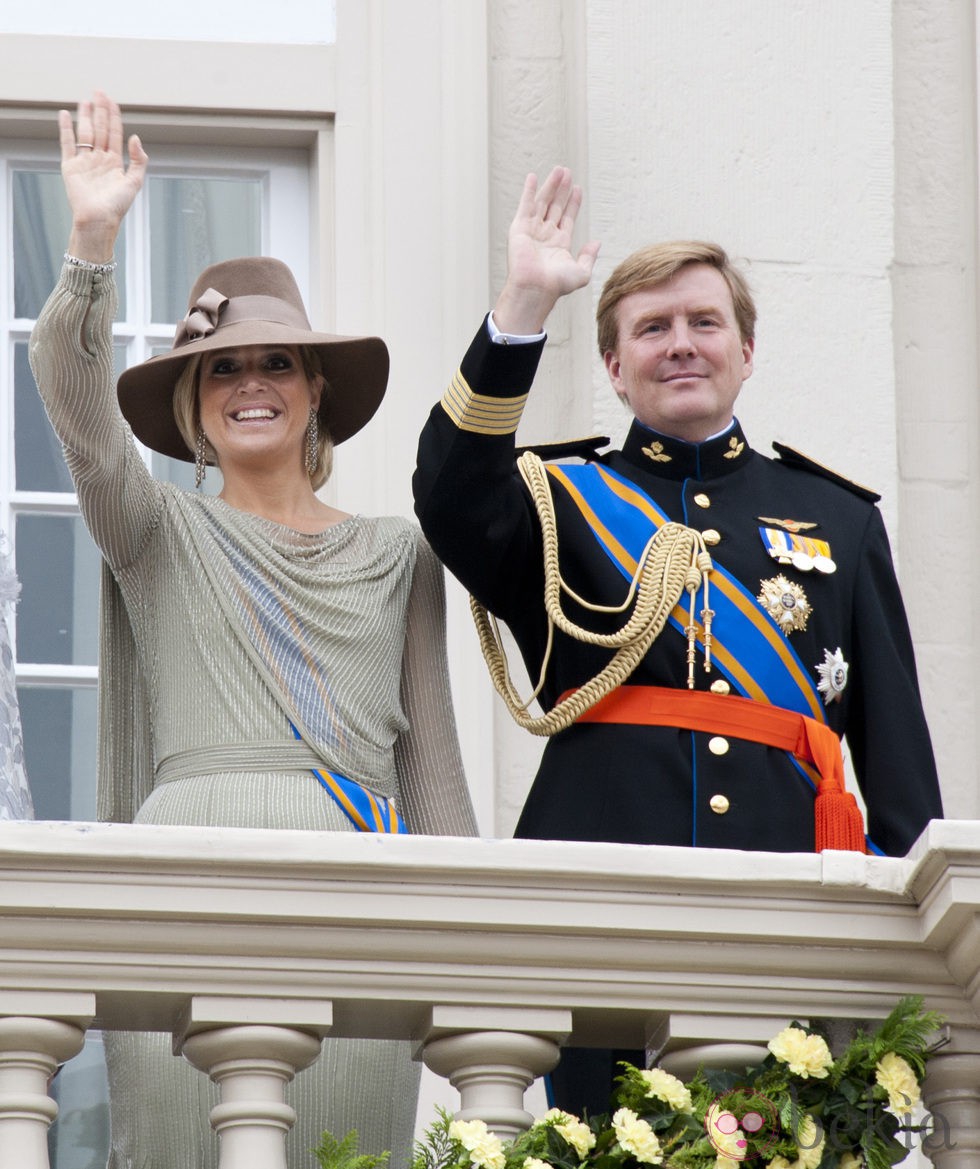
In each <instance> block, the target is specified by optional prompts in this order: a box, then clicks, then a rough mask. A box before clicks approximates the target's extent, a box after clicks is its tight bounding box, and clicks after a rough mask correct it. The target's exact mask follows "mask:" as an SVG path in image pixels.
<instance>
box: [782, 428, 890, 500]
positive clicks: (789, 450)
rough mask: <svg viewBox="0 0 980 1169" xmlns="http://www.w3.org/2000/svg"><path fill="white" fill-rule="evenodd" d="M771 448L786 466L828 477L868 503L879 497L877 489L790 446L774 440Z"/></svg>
mask: <svg viewBox="0 0 980 1169" xmlns="http://www.w3.org/2000/svg"><path fill="white" fill-rule="evenodd" d="M772 449H773V450H774V451H775V452H776V454H777V455H779V460H780V462H783V463H785V464H786V465H787V466H788V467H798V468H800V470H803V471H812V472H813V474H814V475H820V476H821V477H822V478H824V479H829V480H830V481H831V483H836V484H837V485H838V486H839V487H846V488H847V490H848V491H851V492H853V493H854V494H855V495H858V496H860V497H861V499H866V500H867V501H868V502H869V503H877V502H878V500H879V499H881V496H880V495H879V494H878V492H877V491H872V490H871V488H870V487H863V486H862V485H861V484H860V483H855V482H854V480H853V479H846V478H845V477H844V476H843V475H839V474H838V473H837V472H836V471H832V470H831V469H830V468H829V467H825V466H824V465H823V463H818V462H816V460H814V459H811V458H809V457H808V456H807V455H804V454H801V453H800V452H799V451H798V450H794V448H793V447H791V446H785V445H784V444H783V443H781V442H774V443H773V444H772Z"/></svg>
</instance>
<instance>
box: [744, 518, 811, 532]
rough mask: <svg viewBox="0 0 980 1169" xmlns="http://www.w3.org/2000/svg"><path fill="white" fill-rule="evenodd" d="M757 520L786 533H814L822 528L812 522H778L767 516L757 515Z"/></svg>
mask: <svg viewBox="0 0 980 1169" xmlns="http://www.w3.org/2000/svg"><path fill="white" fill-rule="evenodd" d="M755 518H756V519H757V520H758V521H759V523H760V524H768V525H770V526H771V527H774V528H782V529H783V531H784V532H812V531H813V529H814V528H819V527H820V525H819V524H817V523H812V522H811V521H810V520H777V519H774V518H773V517H772V516H767V515H757V516H756V517H755Z"/></svg>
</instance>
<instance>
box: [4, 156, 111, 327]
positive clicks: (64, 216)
mask: <svg viewBox="0 0 980 1169" xmlns="http://www.w3.org/2000/svg"><path fill="white" fill-rule="evenodd" d="M12 195H13V204H14V316H16V317H26V318H27V319H28V320H34V319H35V318H36V317H37V315H38V313H40V311H41V309H42V308H43V306H44V302H45V301H46V300H47V299H48V295H49V294H50V292H51V289H52V288H54V286H55V282H56V281H57V279H58V273H59V272H60V271H61V257H62V255H63V254H64V251H65V247H66V245H67V243H68V233H69V231H70V229H71V214H70V212H69V210H68V201H67V199H66V198H65V188H64V184H63V183H62V181H61V173H60V171H57V170H15V171H14V172H13V184H12ZM125 258H126V254H125V240H124V238H123V236H120V237H119V241H118V242H117V244H116V259H117V260H118V261H119V265H120V268H124V266H125ZM119 306H120V312H121V313H122V314H123V315H124V316H125V312H126V301H125V295H124V290H123V289H120V294H119Z"/></svg>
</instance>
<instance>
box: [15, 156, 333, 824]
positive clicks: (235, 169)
mask: <svg viewBox="0 0 980 1169" xmlns="http://www.w3.org/2000/svg"><path fill="white" fill-rule="evenodd" d="M144 144H145V145H146V148H147V151H148V153H149V154H150V158H151V167H150V173H149V177H148V180H147V183H146V185H145V186H144V189H143V191H142V192H141V194H140V196H139V199H138V201H137V203H136V204H135V205H134V207H133V209H132V211H131V212H130V215H129V216H128V217H127V220H126V223H125V227H124V233H123V236H122V237H121V238H120V243H119V248H118V251H117V260H118V263H119V268H118V271H117V282H118V285H119V311H118V313H117V321H116V325H115V328H114V336H115V342H116V365H117V370H121V369H123V368H125V367H126V366H129V365H132V364H134V363H136V362H139V361H142V360H144V359H145V358H146V357H148V356H151V355H152V354H153V353H157V352H160V351H162V350H165V349H168V348H169V347H170V343H171V340H172V338H173V332H174V326H175V323H176V321H177V320H179V319H180V318H181V317H182V316H183V314H184V311H185V309H186V297H187V293H188V290H189V289H190V287H191V284H192V283H193V281H194V279H195V278H196V276H197V275H198V273H199V272H200V271H201V270H202V269H203V268H204V267H206V266H207V265H208V264H210V263H214V262H216V261H218V260H223V259H228V258H231V257H234V256H242V255H275V256H278V257H279V258H281V259H283V260H285V261H286V262H287V263H288V264H289V265H290V267H291V268H292V269H293V271H294V273H295V274H296V278H297V281H298V282H299V284H300V288H301V290H302V291H303V293H304V295H305V296H306V297H307V302H308V303H309V296H308V293H309V281H310V271H311V258H310V238H311V219H312V215H313V201H312V200H311V195H310V192H311V187H312V184H311V178H310V175H311V156H310V152H309V151H308V150H305V149H303V148H295V149H265V148H262V149H257V148H243V147H214V148H208V147H205V146H200V145H198V146H180V147H178V146H174V145H169V146H168V145H166V144H165V143H159V142H153V141H149V140H147V139H146V136H145V135H144ZM55 151H56V146H53V145H52V143H51V142H48V143H45V144H41V143H31V142H27V141H24V142H17V143H8V144H7V148H6V149H2V144H0V169H2V177H3V181H2V184H0V191H2V192H3V193H2V195H0V199H2V203H0V211H2V221H3V228H4V232H5V246H4V248H3V251H4V253H5V254H6V255H8V256H12V257H13V264H12V266H8V268H7V279H6V280H5V281H4V282H3V284H2V287H0V329H2V334H0V343H2V352H3V354H4V361H3V364H2V366H0V419H2V426H0V530H3V531H4V532H6V533H7V534H8V538H9V542H10V544H11V547H12V550H13V560H14V565H15V568H16V572H17V575H18V577H19V579H20V581H21V585H22V591H21V599H20V602H19V604H18V607H17V622H16V628H15V631H14V648H15V657H16V670H17V681H18V694H19V699H20V707H21V718H22V722H23V728H24V741H25V755H26V762H27V774H28V779H29V781H30V784H31V790H32V794H33V799H34V805H35V814H36V816H37V817H38V819H76V820H89V819H94V818H95V752H96V679H97V660H98V587H99V584H98V582H99V566H100V558H99V554H98V552H97V550H96V549H95V547H94V545H93V544H92V541H91V539H90V537H89V536H88V533H87V532H86V531H85V527H84V524H83V523H82V520H81V518H80V516H79V514H78V507H77V502H76V499H75V495H74V492H73V489H72V484H71V480H70V478H69V476H68V472H67V469H66V467H65V463H64V459H63V457H62V454H61V448H60V444H59V442H58V440H57V438H56V437H55V435H54V433H53V431H52V429H51V426H50V424H49V423H48V421H47V417H46V415H45V413H44V409H43V407H42V405H41V401H40V398H39V397H38V394H37V389H36V387H35V385H34V379H33V377H32V375H31V371H30V368H29V365H28V360H27V345H28V339H29V337H30V332H31V328H32V326H33V324H34V321H35V319H36V317H37V315H38V313H39V312H40V310H41V307H42V306H43V304H44V301H45V300H46V298H47V296H48V294H49V293H50V291H51V289H52V288H53V287H54V284H55V282H56V280H57V276H58V271H59V269H60V266H61V256H62V253H63V252H64V249H65V245H66V242H67V239H68V229H69V215H68V208H67V203H66V201H65V197H64V192H63V188H62V183H61V177H60V174H59V171H58V160H57V158H56V157H54V155H55ZM146 458H147V460H148V462H149V464H150V466H151V468H152V470H153V472H154V474H156V475H158V476H159V477H161V478H169V479H172V480H174V481H176V482H179V483H181V484H182V485H184V486H188V487H190V486H193V467H192V466H191V465H190V464H185V463H181V462H179V461H176V460H171V459H166V458H164V457H162V456H160V455H156V454H151V452H146ZM211 478H212V480H214V479H215V478H216V477H215V476H212V477H211ZM210 486H211V487H212V489H214V484H213V483H212V484H211V485H210Z"/></svg>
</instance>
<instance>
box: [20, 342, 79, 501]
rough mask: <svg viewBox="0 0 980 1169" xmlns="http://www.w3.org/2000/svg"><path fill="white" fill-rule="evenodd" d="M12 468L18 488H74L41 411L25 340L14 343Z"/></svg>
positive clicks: (36, 489)
mask: <svg viewBox="0 0 980 1169" xmlns="http://www.w3.org/2000/svg"><path fill="white" fill-rule="evenodd" d="M14 438H15V444H14V469H15V475H16V478H15V483H16V485H17V490H18V491H68V492H71V491H74V490H75V488H74V487H73V486H72V482H71V476H70V475H69V474H68V468H67V466H65V457H64V455H63V454H62V453H61V443H60V442H59V441H58V436H57V435H56V434H55V432H54V430H53V429H52V427H51V423H50V422H49V421H48V416H47V414H46V413H45V412H44V405H43V403H42V402H41V396H40V394H39V393H38V392H37V383H36V382H35V381H34V375H33V374H32V373H31V367H30V365H29V364H28V361H27V342H26V341H18V342H17V344H15V345H14Z"/></svg>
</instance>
